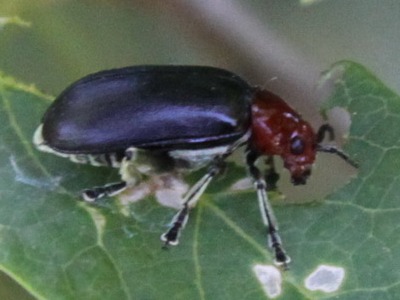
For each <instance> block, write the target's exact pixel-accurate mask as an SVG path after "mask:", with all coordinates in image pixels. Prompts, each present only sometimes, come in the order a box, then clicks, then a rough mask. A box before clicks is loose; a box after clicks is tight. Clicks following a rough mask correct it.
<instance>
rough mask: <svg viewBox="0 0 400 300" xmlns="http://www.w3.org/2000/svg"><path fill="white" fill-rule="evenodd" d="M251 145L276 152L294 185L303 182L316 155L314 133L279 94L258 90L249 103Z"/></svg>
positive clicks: (260, 151) (269, 153)
mask: <svg viewBox="0 0 400 300" xmlns="http://www.w3.org/2000/svg"><path fill="white" fill-rule="evenodd" d="M250 147H251V148H252V149H253V150H255V151H256V152H258V153H260V154H262V155H268V156H271V155H279V156H281V157H282V159H283V161H284V166H285V168H287V169H288V170H289V171H290V173H291V175H292V181H293V183H295V184H304V183H305V180H306V179H307V177H308V175H309V174H310V169H311V166H312V164H313V163H314V160H315V156H316V139H315V133H314V131H313V129H312V127H311V126H310V124H308V123H307V122H305V121H304V120H303V119H302V118H301V117H300V115H299V114H297V113H296V112H295V111H294V110H293V109H292V108H291V107H290V106H288V105H287V104H286V103H285V102H284V101H283V100H282V99H281V98H279V97H278V96H276V95H274V94H272V93H270V92H268V91H265V90H259V91H257V92H256V94H255V98H254V100H253V104H252V137H251V140H250Z"/></svg>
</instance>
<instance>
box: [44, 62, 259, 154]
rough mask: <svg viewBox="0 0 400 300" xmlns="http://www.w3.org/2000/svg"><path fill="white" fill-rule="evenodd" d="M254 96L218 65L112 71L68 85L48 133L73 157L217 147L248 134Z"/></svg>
mask: <svg viewBox="0 0 400 300" xmlns="http://www.w3.org/2000/svg"><path fill="white" fill-rule="evenodd" d="M252 95H253V88H251V87H250V86H249V85H248V84H247V83H246V82H244V81H243V80H242V79H241V78H240V77H238V76H237V75H234V74H233V73H230V72H228V71H225V70H221V69H216V68H210V67H180V66H176V67H174V66H166V67H165V66H143V67H129V68H124V69H117V70H110V71H105V72H100V73H97V74H93V75H89V76H87V77H85V78H83V79H81V80H80V81H78V82H76V83H74V84H72V85H71V86H70V87H69V88H67V89H66V90H65V91H64V92H63V93H62V94H61V95H60V96H59V97H58V98H57V99H56V100H55V101H54V103H53V104H52V105H51V106H50V108H49V109H48V111H47V113H46V114H45V116H44V118H43V132H42V134H43V139H44V142H45V143H46V144H47V145H48V146H49V147H51V148H53V149H54V150H56V151H60V152H65V153H106V152H107V153H108V152H115V151H118V150H121V149H126V148H128V147H131V146H134V147H138V148H145V149H146V148H149V149H150V148H151V149H158V148H160V149H166V150H168V149H199V148H203V147H207V148H209V147H213V146H218V145H223V144H228V143H232V142H233V141H235V140H237V139H239V138H240V137H241V136H243V134H244V133H245V132H246V131H247V130H248V128H249V123H250V105H251V98H252Z"/></svg>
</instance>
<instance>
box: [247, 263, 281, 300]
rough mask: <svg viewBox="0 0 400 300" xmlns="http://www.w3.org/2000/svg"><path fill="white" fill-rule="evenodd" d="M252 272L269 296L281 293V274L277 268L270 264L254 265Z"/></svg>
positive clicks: (276, 295)
mask: <svg viewBox="0 0 400 300" xmlns="http://www.w3.org/2000/svg"><path fill="white" fill-rule="evenodd" d="M253 272H254V273H255V274H256V276H257V279H258V281H259V282H260V283H261V285H262V287H263V289H264V291H265V293H266V294H267V296H268V297H269V298H276V297H278V296H279V295H280V294H281V293H282V275H281V272H280V271H279V269H278V268H276V267H274V266H271V265H255V266H254V267H253Z"/></svg>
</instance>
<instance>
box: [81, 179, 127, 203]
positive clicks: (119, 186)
mask: <svg viewBox="0 0 400 300" xmlns="http://www.w3.org/2000/svg"><path fill="white" fill-rule="evenodd" d="M126 186H127V185H126V182H125V181H120V182H115V183H110V184H107V185H104V186H98V187H94V188H92V189H86V190H84V191H83V192H82V197H83V199H84V200H85V201H87V202H94V201H96V200H98V199H100V198H103V197H112V196H115V195H117V194H119V193H121V192H122V191H124V190H125V189H126Z"/></svg>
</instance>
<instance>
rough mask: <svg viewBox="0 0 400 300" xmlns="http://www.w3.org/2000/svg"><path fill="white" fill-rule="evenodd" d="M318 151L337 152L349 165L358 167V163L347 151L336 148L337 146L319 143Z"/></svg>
mask: <svg viewBox="0 0 400 300" xmlns="http://www.w3.org/2000/svg"><path fill="white" fill-rule="evenodd" d="M317 151H318V152H326V153H332V154H336V155H337V156H339V157H340V158H342V159H343V160H344V161H345V162H347V163H348V164H349V165H351V166H353V167H354V168H358V163H356V162H355V161H353V160H352V159H351V158H350V157H349V156H348V155H347V154H346V153H345V152H343V151H342V150H340V149H338V148H336V147H335V146H329V145H317Z"/></svg>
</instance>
